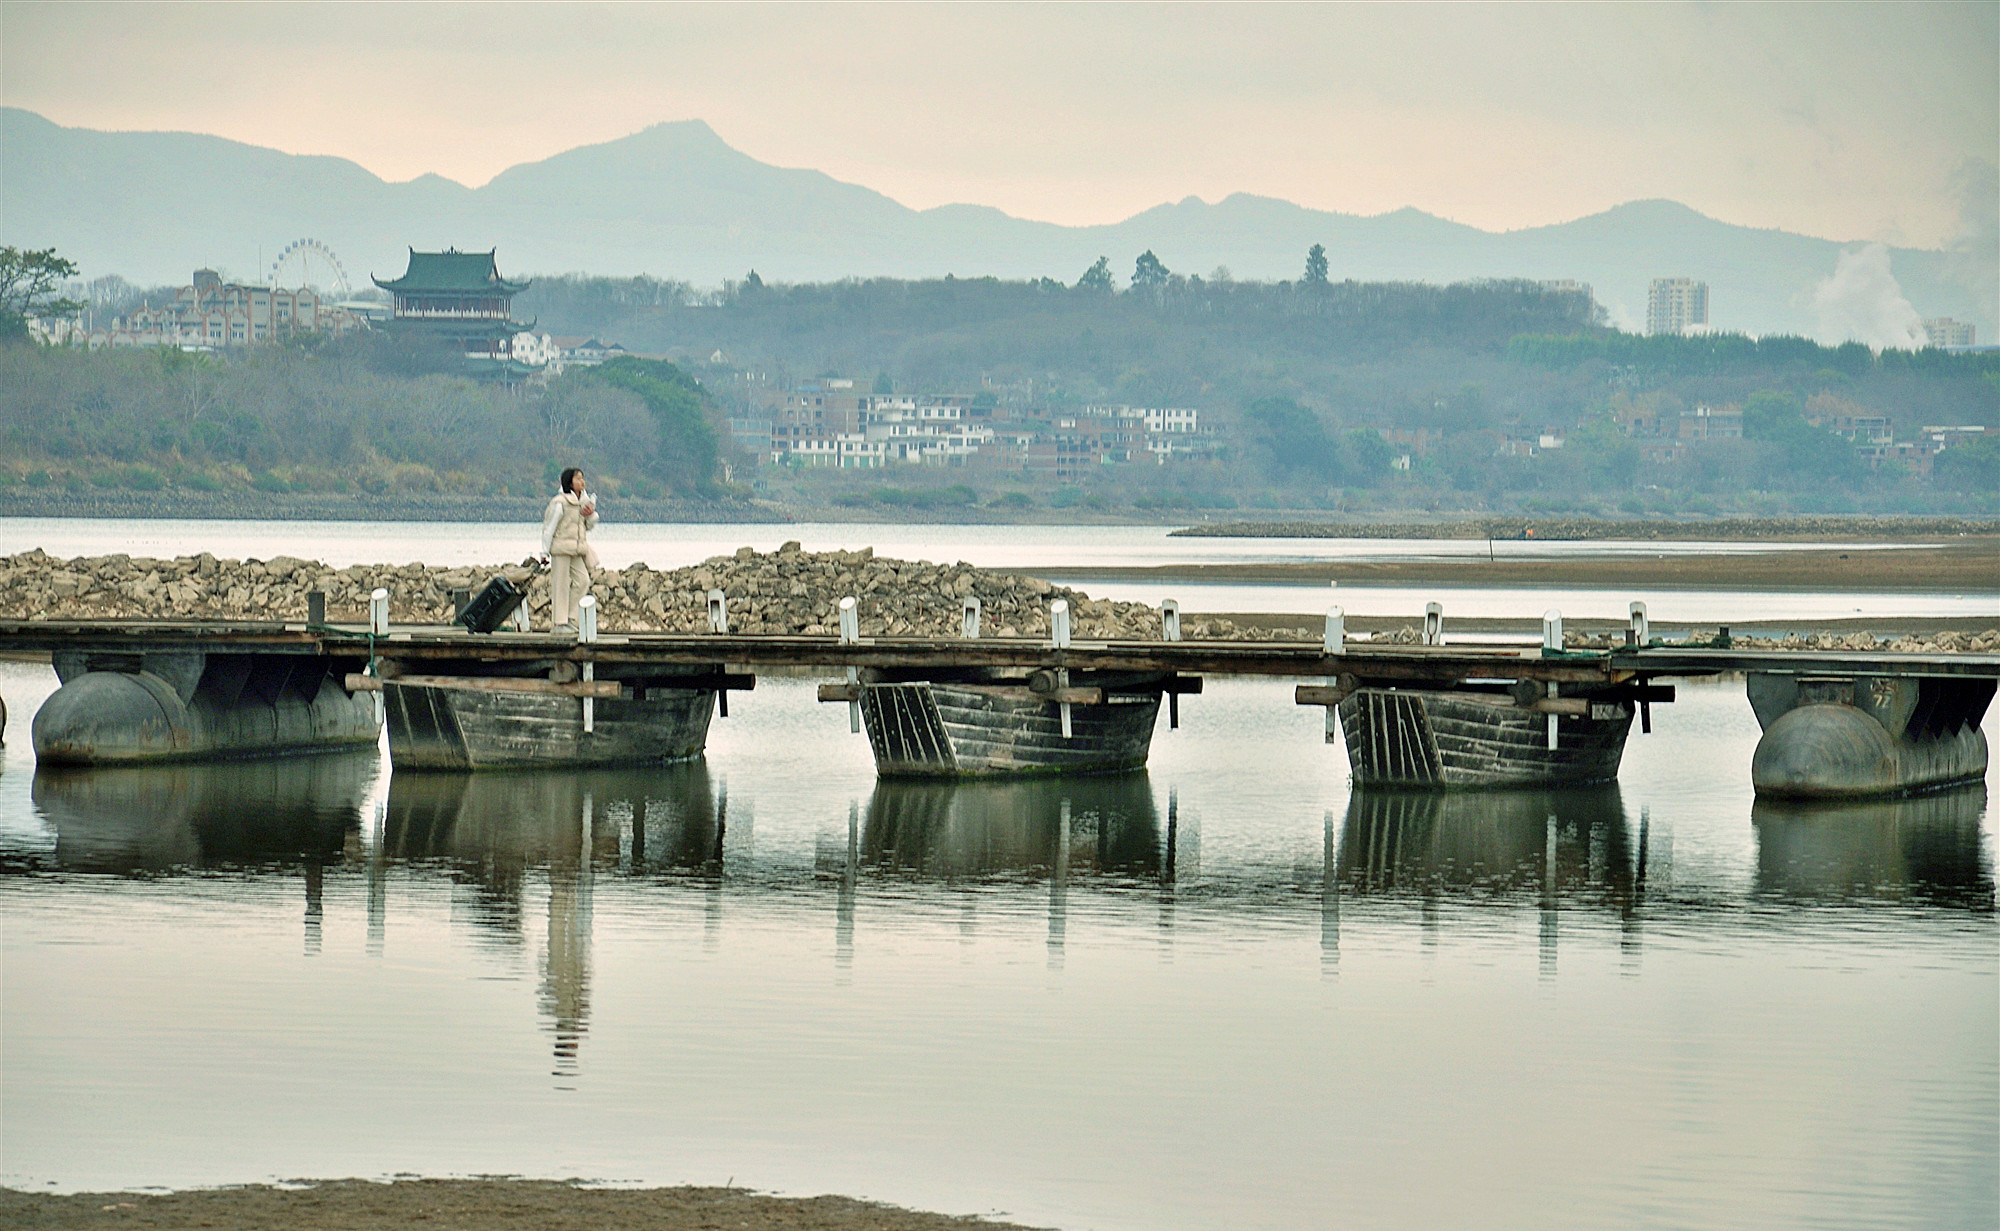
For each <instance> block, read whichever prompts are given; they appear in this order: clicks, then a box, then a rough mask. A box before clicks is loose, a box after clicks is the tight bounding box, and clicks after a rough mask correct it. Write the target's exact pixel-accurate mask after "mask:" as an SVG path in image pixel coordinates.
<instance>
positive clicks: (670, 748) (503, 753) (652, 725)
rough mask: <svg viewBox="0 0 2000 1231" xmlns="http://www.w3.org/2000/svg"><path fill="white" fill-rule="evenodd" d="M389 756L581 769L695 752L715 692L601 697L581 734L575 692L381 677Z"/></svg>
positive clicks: (704, 737) (429, 764) (411, 763)
mask: <svg viewBox="0 0 2000 1231" xmlns="http://www.w3.org/2000/svg"><path fill="white" fill-rule="evenodd" d="M382 700H383V709H384V712H385V714H386V716H387V718H388V726H389V760H390V762H391V763H392V764H393V765H394V766H395V767H396V768H397V769H398V770H411V769H423V770H429V769H444V770H465V769H529V768H537V767H542V768H546V767H558V766H559V767H565V768H582V767H586V766H593V765H640V764H660V763H664V762H671V761H685V760H688V759H690V758H692V757H698V756H700V755H701V753H702V749H703V748H704V747H706V746H707V743H708V723H709V719H710V718H711V717H712V716H713V715H714V713H715V692H714V690H713V689H678V688H649V689H647V690H646V692H645V696H644V697H643V699H641V698H634V697H620V698H613V697H600V698H597V699H596V700H595V701H594V702H593V706H594V713H593V714H592V720H591V730H588V731H586V730H584V722H583V706H584V702H583V700H582V699H581V698H578V697H564V696H550V695H546V694H541V693H527V692H485V691H475V690H472V689H464V688H438V687H432V686H429V685H407V684H399V683H397V682H396V681H394V680H389V681H386V682H385V685H384V687H383V690H382Z"/></svg>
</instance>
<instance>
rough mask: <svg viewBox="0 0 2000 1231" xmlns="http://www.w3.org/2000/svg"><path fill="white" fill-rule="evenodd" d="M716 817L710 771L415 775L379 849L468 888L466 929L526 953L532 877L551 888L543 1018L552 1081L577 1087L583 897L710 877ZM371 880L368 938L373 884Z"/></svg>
mask: <svg viewBox="0 0 2000 1231" xmlns="http://www.w3.org/2000/svg"><path fill="white" fill-rule="evenodd" d="M724 830H725V822H724V814H723V809H722V808H721V807H720V806H719V805H718V801H717V796H716V792H715V790H714V788H713V786H712V785H711V783H710V781H709V775H708V766H707V764H706V763H705V762H702V761H695V762H690V763H684V764H679V765H670V766H658V767H649V768H643V769H594V770H579V771H574V772H569V773H561V772H537V773H532V774H496V773H463V774H455V773H422V774H397V775H395V776H394V777H392V778H391V779H390V780H389V800H388V807H387V810H386V816H385V817H384V819H383V826H382V838H381V841H380V843H379V844H378V846H377V868H378V869H379V868H380V867H381V866H382V864H384V863H386V862H388V861H392V860H393V861H409V862H419V863H424V862H434V863H441V864H443V865H445V866H446V867H447V868H448V869H449V870H450V872H451V874H452V875H453V876H455V877H456V878H458V879H459V880H460V881H461V882H462V883H465V884H468V885H470V886H471V887H472V889H473V892H474V903H473V917H474V920H475V922H477V923H478V924H480V925H481V926H482V927H483V929H484V930H486V931H487V932H489V933H490V934H491V935H493V936H495V937H497V938H499V939H500V940H501V941H502V942H503V944H507V945H525V943H526V939H527V927H526V920H525V907H524V902H525V900H526V898H527V893H528V887H529V884H530V880H531V878H530V876H529V875H528V873H529V870H530V869H545V870H546V873H547V877H548V934H547V941H546V948H545V950H544V955H543V960H542V971H541V974H542V981H541V988H540V997H539V999H540V1006H541V1012H542V1016H543V1018H544V1019H545V1020H546V1021H547V1023H548V1028H549V1032H550V1034H551V1035H552V1036H553V1037H554V1040H555V1042H554V1052H555V1063H556V1067H555V1074H554V1075H555V1076H557V1077H558V1078H570V1077H574V1076H575V1074H576V1072H577V1068H578V1059H579V1053H580V1051H581V1048H582V1044H583V1038H584V1035H585V1034H586V1033H587V1031H588V1029H589V1021H590V940H591V936H590V933H591V891H592V887H593V883H594V880H595V877H596V875H597V873H598V871H599V870H600V869H617V870H623V871H628V872H630V871H641V870H648V869H654V870H673V869H698V870H713V869H716V868H719V866H720V861H721V857H722V839H723V833H724ZM381 879H382V878H381V877H380V876H379V874H378V875H375V876H371V878H370V886H371V889H370V898H371V900H370V920H371V927H375V926H377V924H376V921H377V920H378V919H380V917H381V915H382V912H381V910H380V909H379V908H378V907H377V906H376V904H375V903H376V901H377V896H378V892H379V891H378V889H377V886H379V884H380V883H381Z"/></svg>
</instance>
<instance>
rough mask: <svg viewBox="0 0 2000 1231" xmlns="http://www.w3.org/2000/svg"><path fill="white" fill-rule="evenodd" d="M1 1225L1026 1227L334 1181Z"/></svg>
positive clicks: (77, 1206)
mask: <svg viewBox="0 0 2000 1231" xmlns="http://www.w3.org/2000/svg"><path fill="white" fill-rule="evenodd" d="M0 1226H6V1227H20V1228H35V1227H51V1228H70V1227H90V1228H98V1227H167V1228H179V1227H212V1228H220V1229H221V1231H253V1229H254V1231H265V1229H267V1228H272V1227H284V1228H287V1229H288V1231H336V1229H337V1231H388V1229H390V1228H396V1229H398V1231H401V1229H402V1228H407V1227H412V1226H422V1227H428V1228H436V1229H437V1231H488V1229H489V1228H493V1227H532V1228H535V1231H640V1229H642V1228H643V1229H644V1231H712V1229H714V1228H725V1227H751V1228H759V1229H760V1231H761V1229H765V1228H769V1229H771V1231H945V1229H946V1228H959V1229H960V1231H965V1229H966V1228H980V1229H982V1231H1026V1229H1025V1228H1022V1227H1021V1226H1020V1225H1019V1224H1017V1223H1003V1222H989V1221H987V1220H985V1219H979V1218H953V1217H949V1216H947V1215H944V1214H924V1213H919V1212H917V1211H914V1210H903V1209H897V1208H896V1207H894V1206H887V1205H876V1204H873V1203H871V1202H866V1201H856V1200H853V1199H852V1198H849V1197H771V1196H766V1195H763V1194H760V1193H754V1192H750V1191H749V1190H747V1189H742V1188H642V1189H630V1188H584V1187H579V1186H578V1185H577V1184H574V1183H562V1182H555V1181H548V1180H507V1179H477V1180H398V1181H396V1182H395V1183H388V1184H379V1183H372V1182H369V1181H366V1180H331V1181H326V1182H323V1183H318V1184H315V1185H313V1186H312V1187H309V1188H273V1187H269V1186H266V1185H254V1186H251V1187H246V1188H219V1189H198V1190H194V1191H190V1192H176V1193H72V1194H68V1195H64V1196H56V1195H53V1194H46V1193H24V1192H19V1191H16V1190H14V1189H0Z"/></svg>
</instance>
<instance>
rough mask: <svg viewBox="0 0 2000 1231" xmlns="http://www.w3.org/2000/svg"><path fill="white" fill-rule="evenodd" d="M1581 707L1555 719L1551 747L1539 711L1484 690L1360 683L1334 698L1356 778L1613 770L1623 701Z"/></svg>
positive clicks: (1454, 778)
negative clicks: (1400, 687)
mask: <svg viewBox="0 0 2000 1231" xmlns="http://www.w3.org/2000/svg"><path fill="white" fill-rule="evenodd" d="M1590 711H1591V712H1590V713H1588V714H1583V715H1569V714H1565V715H1561V716H1560V717H1559V718H1558V719H1557V738H1556V746H1555V747H1554V748H1553V749H1551V748H1550V747H1549V746H1548V716H1547V715H1546V714H1541V713H1537V712H1535V711H1533V710H1529V709H1524V708H1521V707H1519V706H1517V705H1515V704H1514V702H1513V699H1512V698H1511V697H1506V696H1493V695H1488V694H1483V693H1445V692H1422V691H1414V690H1413V691H1401V690H1393V691H1392V690H1389V689H1374V688H1364V689H1360V690H1358V691H1356V692H1354V693H1352V694H1350V695H1349V696H1348V697H1346V698H1345V699H1344V700H1342V701H1341V703H1340V725H1341V730H1342V732H1343V733H1344V734H1345V736H1346V738H1347V757H1348V761H1349V763H1350V764H1351V765H1352V767H1353V772H1354V781H1355V783H1356V784H1357V785H1360V786H1386V787H1417V788H1426V789H1432V790H1440V789H1442V790H1453V789H1466V788H1479V787H1520V786H1567V785H1576V784H1582V783H1589V782H1608V781H1610V780H1612V779H1614V778H1616V777H1617V776H1618V764H1619V762H1620V761H1621V760H1622V759H1623V758H1624V755H1625V737H1626V734H1627V733H1628V732H1629V731H1630V730H1631V727H1632V707H1631V706H1630V705H1628V704H1625V703H1622V702H1619V703H1612V704H1605V705H1592V706H1591V707H1590Z"/></svg>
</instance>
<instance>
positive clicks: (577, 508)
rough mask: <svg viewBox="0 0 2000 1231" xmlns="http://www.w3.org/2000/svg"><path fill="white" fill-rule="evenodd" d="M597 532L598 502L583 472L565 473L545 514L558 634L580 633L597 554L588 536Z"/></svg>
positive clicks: (551, 609) (544, 536)
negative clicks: (586, 485)
mask: <svg viewBox="0 0 2000 1231" xmlns="http://www.w3.org/2000/svg"><path fill="white" fill-rule="evenodd" d="M596 528H597V498H596V497H595V496H592V495H591V494H590V493H589V492H588V491H586V490H584V486H583V471H581V470H578V469H577V468H576V467H574V466H572V467H570V468H569V469H568V470H565V471H563V472H562V490H561V491H559V492H557V493H556V494H555V498H554V499H552V500H550V501H549V507H548V511H547V512H545V513H543V514H542V560H543V561H544V562H545V563H547V564H548V565H549V566H550V568H551V575H550V577H549V583H550V588H551V589H552V590H553V591H554V593H553V594H552V595H551V596H550V599H551V601H550V604H549V618H550V619H552V620H554V621H555V626H556V629H557V630H558V631H561V630H563V629H568V630H570V631H572V632H574V631H575V630H576V620H577V607H578V605H579V604H580V603H582V602H583V596H584V595H586V594H588V593H590V570H592V569H594V568H596V567H597V553H596V552H595V551H593V550H592V549H591V546H590V540H589V539H588V538H587V537H585V535H586V534H587V533H588V532H589V531H591V530H594V529H596Z"/></svg>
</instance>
